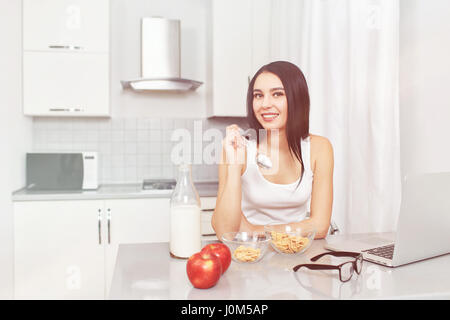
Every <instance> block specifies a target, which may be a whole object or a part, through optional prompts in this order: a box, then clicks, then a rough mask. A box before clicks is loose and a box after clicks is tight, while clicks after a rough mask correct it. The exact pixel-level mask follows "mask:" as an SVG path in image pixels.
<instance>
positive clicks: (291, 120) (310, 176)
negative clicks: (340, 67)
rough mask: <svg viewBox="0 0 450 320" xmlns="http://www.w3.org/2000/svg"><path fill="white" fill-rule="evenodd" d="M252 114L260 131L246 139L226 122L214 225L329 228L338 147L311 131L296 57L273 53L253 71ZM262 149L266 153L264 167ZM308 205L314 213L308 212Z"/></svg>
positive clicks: (220, 228) (219, 229) (219, 228)
mask: <svg viewBox="0 0 450 320" xmlns="http://www.w3.org/2000/svg"><path fill="white" fill-rule="evenodd" d="M247 120H248V123H249V125H250V128H251V129H254V130H255V131H256V139H253V140H251V141H249V143H245V142H244V140H243V139H244V138H243V137H242V136H241V132H240V130H239V127H238V126H237V125H230V126H228V127H227V128H226V137H225V139H224V140H223V142H222V144H223V149H222V161H221V163H220V164H219V189H218V194H217V202H216V208H215V210H214V214H213V217H212V226H213V228H214V230H215V231H216V234H217V236H218V238H219V239H220V238H221V235H222V234H223V233H225V232H232V231H263V230H264V225H265V224H271V223H286V224H291V225H292V226H293V227H297V226H300V227H302V226H305V225H308V226H313V227H314V228H315V229H316V236H315V237H316V239H317V238H324V237H325V236H326V235H327V233H328V229H329V225H330V219H331V209H332V202H333V165H334V160H333V149H332V146H331V144H330V142H329V141H328V139H326V138H324V137H321V136H317V135H312V134H310V133H309V93H308V86H307V84H306V80H305V77H304V75H303V73H302V72H301V70H300V69H299V68H298V67H297V66H295V65H294V64H292V63H289V62H286V61H276V62H272V63H270V64H268V65H265V66H263V67H262V68H261V69H259V70H258V72H257V73H256V74H255V76H254V77H253V79H252V81H251V82H250V84H249V88H248V93H247ZM257 154H263V155H266V156H268V157H269V158H270V159H271V161H272V168H270V169H269V168H263V167H261V166H259V165H258V164H257V162H256V160H255V158H256V155H257ZM308 212H310V216H309V217H308V216H307V213H308Z"/></svg>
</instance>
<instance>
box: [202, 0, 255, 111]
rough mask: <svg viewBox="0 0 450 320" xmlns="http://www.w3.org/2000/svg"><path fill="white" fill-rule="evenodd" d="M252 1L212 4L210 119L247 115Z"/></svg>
mask: <svg viewBox="0 0 450 320" xmlns="http://www.w3.org/2000/svg"><path fill="white" fill-rule="evenodd" d="M250 10H251V0H214V1H213V2H212V24H213V26H212V27H213V30H212V51H213V68H212V69H213V104H212V112H210V114H209V116H238V117H244V116H246V114H247V110H246V97H247V88H248V81H249V77H251V43H252V40H251V19H250V18H251V12H250Z"/></svg>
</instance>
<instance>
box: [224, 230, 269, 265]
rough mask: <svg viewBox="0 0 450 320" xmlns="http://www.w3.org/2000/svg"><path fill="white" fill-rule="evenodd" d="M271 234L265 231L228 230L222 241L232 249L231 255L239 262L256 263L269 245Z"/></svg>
mask: <svg viewBox="0 0 450 320" xmlns="http://www.w3.org/2000/svg"><path fill="white" fill-rule="evenodd" d="M269 241H270V236H269V235H267V233H265V232H227V233H224V234H223V235H222V242H223V243H225V244H226V245H227V246H228V248H229V249H230V251H231V257H232V259H233V260H234V261H236V262H239V263H255V262H258V261H259V260H261V259H262V257H263V256H264V254H265V253H266V251H267V248H268V247H269Z"/></svg>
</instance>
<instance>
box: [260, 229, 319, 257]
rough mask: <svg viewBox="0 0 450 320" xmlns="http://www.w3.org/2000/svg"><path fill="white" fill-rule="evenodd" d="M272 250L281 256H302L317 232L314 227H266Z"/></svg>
mask: <svg viewBox="0 0 450 320" xmlns="http://www.w3.org/2000/svg"><path fill="white" fill-rule="evenodd" d="M264 231H265V232H266V235H267V237H269V238H270V245H271V246H272V248H273V249H274V250H275V251H276V252H278V253H281V254H285V255H294V254H302V253H304V252H305V251H306V250H308V248H309V247H310V246H311V244H312V242H313V240H314V236H315V235H316V231H315V229H314V228H312V227H302V228H299V227H297V228H295V227H292V226H290V225H288V224H269V225H265V226H264Z"/></svg>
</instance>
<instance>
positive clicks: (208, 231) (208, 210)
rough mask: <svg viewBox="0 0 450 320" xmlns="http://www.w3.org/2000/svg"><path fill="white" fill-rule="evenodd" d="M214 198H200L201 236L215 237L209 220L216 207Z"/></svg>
mask: <svg viewBox="0 0 450 320" xmlns="http://www.w3.org/2000/svg"><path fill="white" fill-rule="evenodd" d="M216 201H217V198H216V197H202V198H200V203H201V206H202V207H201V209H202V211H201V214H200V217H201V230H202V235H215V234H216V232H215V231H214V229H213V227H212V225H211V219H212V215H213V213H214V209H215V207H216Z"/></svg>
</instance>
